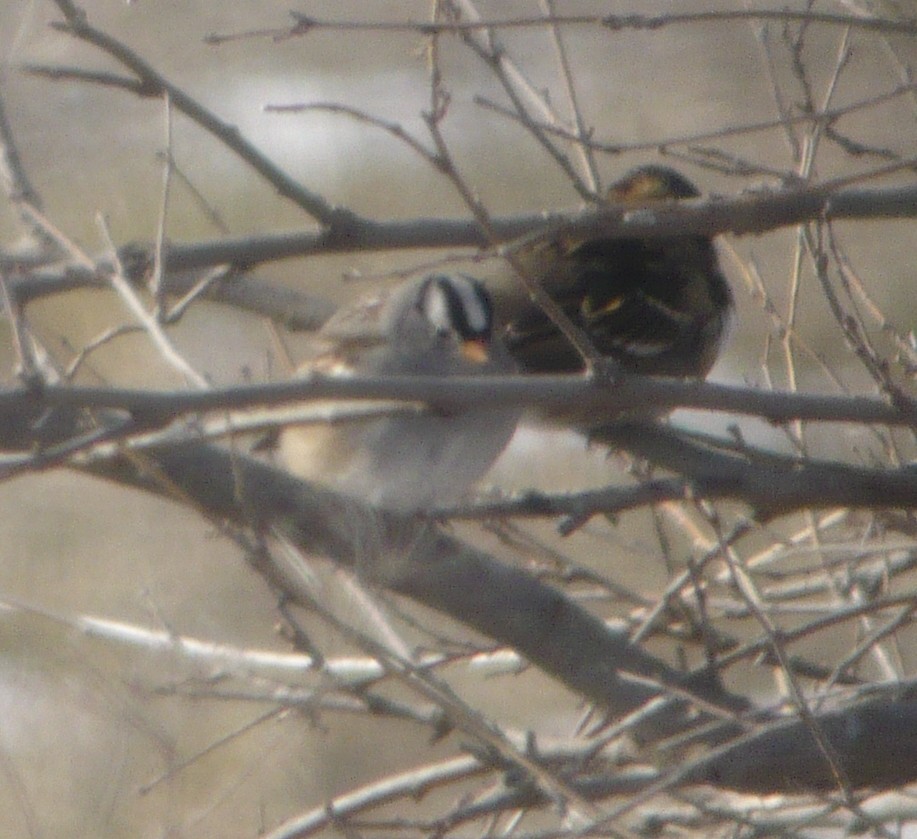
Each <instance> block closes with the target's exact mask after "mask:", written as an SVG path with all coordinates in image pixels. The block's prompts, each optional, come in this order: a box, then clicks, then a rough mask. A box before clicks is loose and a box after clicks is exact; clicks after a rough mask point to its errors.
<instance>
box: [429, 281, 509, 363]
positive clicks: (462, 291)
mask: <svg viewBox="0 0 917 839" xmlns="http://www.w3.org/2000/svg"><path fill="white" fill-rule="evenodd" d="M417 308H418V310H419V311H420V313H421V314H422V315H423V317H424V318H425V320H426V321H427V323H428V324H429V325H430V326H431V327H432V329H433V330H434V332H435V334H436V335H437V336H442V337H443V338H451V339H453V340H455V341H456V343H457V344H458V347H459V351H460V352H461V354H462V355H463V356H464V357H465V358H466V359H467V360H468V361H473V362H476V363H478V364H483V363H484V362H486V361H487V360H488V358H489V353H490V340H491V335H492V332H493V305H492V303H491V300H490V295H489V294H488V293H487V289H486V288H484V285H483V284H482V283H481V282H480V281H478V280H476V279H475V278H474V277H469V276H467V275H466V274H431V275H430V276H428V277H427V278H426V279H425V280H424V281H423V283H422V284H421V286H420V289H419V293H418V296H417Z"/></svg>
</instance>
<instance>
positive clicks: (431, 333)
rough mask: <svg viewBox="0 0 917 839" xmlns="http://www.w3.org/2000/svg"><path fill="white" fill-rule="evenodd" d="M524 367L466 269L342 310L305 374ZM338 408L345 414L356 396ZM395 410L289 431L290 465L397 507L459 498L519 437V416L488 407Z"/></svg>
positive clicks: (286, 458)
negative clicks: (513, 355)
mask: <svg viewBox="0 0 917 839" xmlns="http://www.w3.org/2000/svg"><path fill="white" fill-rule="evenodd" d="M515 369H516V366H515V364H514V362H513V361H512V359H511V357H510V355H509V354H508V353H507V352H506V349H505V347H503V345H502V343H501V341H500V340H499V339H498V338H496V337H495V336H494V334H493V310H492V305H491V300H490V296H489V295H488V293H487V291H486V289H485V288H484V286H483V285H482V284H481V283H480V282H479V281H477V280H476V279H474V278H472V277H468V276H465V275H461V274H455V275H446V274H434V275H430V276H427V277H424V278H423V279H419V280H411V281H409V282H406V283H403V284H402V285H400V286H398V287H397V288H395V289H393V290H391V291H388V292H381V293H376V294H373V295H370V296H368V297H364V298H363V299H361V300H359V301H357V302H356V303H355V304H354V305H352V306H345V307H344V308H342V309H341V310H339V311H338V312H337V313H336V314H335V315H334V316H332V318H331V319H330V320H329V321H328V322H327V323H326V324H325V325H324V326H323V327H322V328H321V330H319V332H318V333H317V334H316V336H315V341H314V345H313V347H312V352H311V353H310V357H309V359H308V360H307V361H306V362H305V363H304V364H303V365H302V366H301V367H300V368H299V370H298V373H299V374H300V375H308V374H309V373H323V374H325V375H334V376H348V375H356V374H359V375H373V374H378V375H380V376H410V375H429V376H455V375H462V376H478V375H482V376H483V375H494V374H500V373H508V372H512V371H514V370H515ZM360 404H362V405H363V406H365V402H363V403H360ZM329 405H330V406H332V407H333V408H334V410H336V411H338V410H339V411H340V412H346V407H347V403H341V402H332V403H329ZM329 405H326V406H324V407H326V408H327V407H329ZM391 407H392V409H393V410H392V412H391V413H389V414H387V415H386V414H382V415H378V414H377V415H375V416H371V417H366V416H363V417H359V416H356V417H352V418H350V419H348V418H346V416H344V417H342V418H340V419H339V420H338V421H335V422H334V423H329V422H323V423H322V422H316V423H310V424H301V425H290V426H287V427H285V428H283V429H282V430H281V431H280V433H279V440H278V447H279V455H280V459H281V461H282V463H283V465H284V466H285V467H286V468H287V469H288V470H289V471H290V472H291V473H293V474H294V475H296V476H298V477H300V478H304V479H306V480H313V481H316V482H319V483H324V484H326V485H328V486H330V487H331V488H333V489H336V490H338V491H340V492H343V493H345V494H348V495H350V496H353V497H356V498H359V499H361V500H363V501H365V502H367V503H369V504H372V505H374V506H377V507H380V508H383V509H387V510H395V511H400V512H413V511H418V510H424V509H430V508H431V507H434V506H438V505H448V504H454V503H456V502H457V501H459V500H460V499H461V498H462V496H464V495H465V494H466V492H467V491H468V489H469V488H470V487H471V486H472V485H473V484H474V483H475V482H476V481H477V480H478V479H479V478H481V477H482V475H483V474H484V473H485V472H486V471H487V469H488V468H489V467H490V465H491V464H492V463H493V461H494V460H495V459H496V458H497V456H498V455H499V454H500V452H501V451H502V450H503V448H504V447H505V446H506V444H507V443H508V442H509V439H510V437H512V434H513V431H514V429H515V427H516V423H517V421H518V419H519V415H520V411H519V410H518V409H516V408H513V407H493V406H482V405H469V406H468V407H467V408H462V409H460V410H456V411H451V412H446V411H442V410H437V409H421V410H418V411H414V412H407V413H406V412H404V410H401V411H396V410H395V409H397V408H398V407H399V406H397V405H392V406H391ZM400 407H402V408H403V406H400Z"/></svg>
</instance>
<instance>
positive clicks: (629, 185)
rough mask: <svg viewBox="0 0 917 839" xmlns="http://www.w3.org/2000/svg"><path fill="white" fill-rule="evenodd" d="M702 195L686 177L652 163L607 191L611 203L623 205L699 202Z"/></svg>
mask: <svg viewBox="0 0 917 839" xmlns="http://www.w3.org/2000/svg"><path fill="white" fill-rule="evenodd" d="M699 195H700V190H699V189H698V188H697V187H696V186H695V185H694V184H693V183H691V181H689V180H688V179H687V178H686V177H685V176H684V175H682V174H681V173H679V172H676V171H675V170H674V169H669V167H668V166H659V165H657V164H653V163H648V164H646V165H645V166H637V167H636V168H634V169H631V170H630V171H629V172H628V173H627V174H625V175H624V177H622V178H621V179H620V180H617V181H615V182H614V183H613V184H612V185H611V186H610V187H609V188H608V200H609V201H616V202H619V203H622V204H642V203H644V202H647V201H666V200H672V199H676V198H697V197H698V196H699Z"/></svg>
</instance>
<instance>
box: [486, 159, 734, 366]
mask: <svg viewBox="0 0 917 839" xmlns="http://www.w3.org/2000/svg"><path fill="white" fill-rule="evenodd" d="M699 195H700V192H699V190H698V189H697V187H696V186H695V185H694V184H693V183H691V181H689V180H688V179H687V178H685V177H684V176H683V175H681V174H679V173H678V172H676V171H675V170H673V169H669V168H667V167H665V166H656V165H647V166H640V167H637V168H636V169H632V170H631V171H630V172H628V173H627V174H626V175H625V176H624V177H623V178H621V179H620V180H619V181H616V182H615V183H614V184H612V185H611V187H610V188H609V190H608V194H607V200H608V201H609V202H610V203H619V204H626V205H627V206H628V207H640V206H642V205H646V206H647V207H652V205H653V204H655V203H657V202H660V201H670V200H679V199H683V198H695V197H697V196H699ZM516 256H517V258H518V259H519V260H520V262H521V263H522V265H523V266H524V267H525V268H526V269H527V270H528V271H529V272H530V275H531V276H532V277H534V278H536V279H538V280H539V281H540V282H541V284H542V286H543V288H544V289H545V290H546V291H547V292H548V293H549V294H550V295H551V296H552V297H553V298H554V299H555V300H556V301H557V302H558V303H559V304H560V306H561V308H562V309H563V310H564V312H565V313H566V314H567V316H568V317H570V319H571V320H572V321H573V322H574V323H575V324H576V325H577V326H579V327H580V328H581V329H582V330H584V331H585V332H586V333H587V334H588V335H589V337H590V338H591V339H592V342H593V344H594V345H595V347H596V349H597V350H598V351H599V352H600V353H601V354H602V355H603V356H607V357H610V358H612V359H614V360H616V361H617V362H618V363H619V364H620V365H621V367H622V369H624V370H625V371H629V372H635V373H643V374H647V375H657V376H673V377H678V378H703V377H704V376H706V375H707V373H708V372H709V370H710V368H711V367H712V366H713V363H714V362H715V361H716V358H717V354H718V352H719V349H720V346H721V343H722V341H723V338H724V337H725V334H726V331H727V326H728V322H729V318H730V315H731V312H732V307H733V300H732V293H731V291H730V289H729V285H728V283H727V282H726V278H725V277H724V276H723V273H722V271H721V270H720V266H719V262H718V260H717V254H716V249H715V247H714V245H713V242H712V241H711V240H710V239H709V238H707V237H705V236H697V235H682V236H666V237H662V238H654V239H633V238H631V239H587V240H582V239H571V238H569V237H567V238H564V237H557V236H554V237H551V238H545V239H540V240H537V241H536V242H534V243H533V244H531V245H523V246H522V247H521V248H520V249H519V250H518V251H517V253H516ZM498 295H499V292H498ZM499 300H500V298H499V296H498V302H499ZM505 319H506V321H507V327H506V332H505V335H504V340H505V342H506V344H507V346H508V347H509V349H510V352H511V353H512V354H513V355H514V356H515V358H516V360H517V361H518V362H519V364H520V365H521V366H522V367H523V368H524V369H525V370H527V371H529V372H538V373H560V372H578V371H580V370H582V369H583V366H584V365H583V360H582V358H581V357H580V356H579V354H578V353H577V351H576V350H575V349H574V348H573V347H572V346H571V345H570V343H569V341H567V339H566V338H565V337H564V336H563V335H561V333H560V332H559V331H558V329H557V328H556V326H555V325H554V324H553V323H552V322H551V321H550V319H549V318H548V317H547V316H546V315H545V314H544V313H543V312H542V311H541V310H540V309H537V308H536V307H535V306H534V305H533V304H528V305H527V306H526V307H524V308H522V309H521V310H519V309H515V310H513V309H512V306H511V305H510V306H508V307H507V309H506V316H505Z"/></svg>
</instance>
